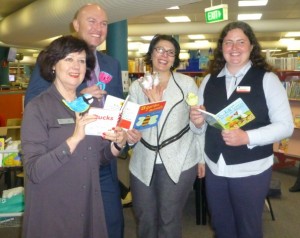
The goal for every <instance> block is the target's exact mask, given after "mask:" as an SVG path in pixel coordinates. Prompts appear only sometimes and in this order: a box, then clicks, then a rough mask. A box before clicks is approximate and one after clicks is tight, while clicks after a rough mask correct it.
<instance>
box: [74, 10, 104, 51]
mask: <svg viewBox="0 0 300 238" xmlns="http://www.w3.org/2000/svg"><path fill="white" fill-rule="evenodd" d="M107 24H108V20H107V15H106V12H105V11H104V10H103V9H102V8H100V7H99V6H98V5H87V6H85V7H84V8H82V9H81V10H80V11H79V13H78V15H77V17H76V19H74V20H73V27H74V29H75V31H76V32H77V34H78V36H79V38H81V39H83V40H84V41H85V42H87V43H88V45H89V46H91V47H92V48H93V49H96V48H97V46H99V45H101V44H102V43H103V42H104V41H105V39H106V36H107Z"/></svg>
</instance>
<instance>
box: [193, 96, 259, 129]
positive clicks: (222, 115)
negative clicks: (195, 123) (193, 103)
mask: <svg viewBox="0 0 300 238" xmlns="http://www.w3.org/2000/svg"><path fill="white" fill-rule="evenodd" d="M198 110H199V111H200V112H201V113H203V114H204V115H205V120H206V122H207V123H208V124H209V125H211V126H213V127H215V128H217V129H220V130H224V129H227V130H230V129H236V128H240V127H242V126H244V125H246V124H247V123H248V122H250V121H252V120H253V119H254V118H255V116H254V114H253V113H252V112H251V111H250V109H249V108H248V106H247V105H246V103H245V102H244V101H243V100H242V99H241V98H238V99H237V100H235V101H234V102H232V103H231V104H230V105H228V106H227V107H225V108H224V109H223V110H221V111H220V112H218V113H217V114H212V113H210V112H207V111H205V110H201V109H198Z"/></svg>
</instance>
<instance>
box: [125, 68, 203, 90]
mask: <svg viewBox="0 0 300 238" xmlns="http://www.w3.org/2000/svg"><path fill="white" fill-rule="evenodd" d="M176 72H178V73H182V74H185V75H188V76H190V77H192V78H193V79H194V80H195V82H196V84H197V85H198V87H199V86H200V83H201V81H202V80H203V78H204V76H205V75H206V74H207V72H205V71H195V72H191V71H185V70H177V71H176ZM142 76H144V73H143V72H129V73H128V77H129V79H130V80H131V82H133V81H134V80H136V79H138V78H140V77H142Z"/></svg>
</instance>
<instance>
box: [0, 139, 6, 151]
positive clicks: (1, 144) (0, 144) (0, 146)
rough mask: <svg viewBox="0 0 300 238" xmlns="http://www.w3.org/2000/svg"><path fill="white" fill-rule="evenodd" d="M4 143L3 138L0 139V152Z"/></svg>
mask: <svg viewBox="0 0 300 238" xmlns="http://www.w3.org/2000/svg"><path fill="white" fill-rule="evenodd" d="M4 143H5V140H4V138H0V150H4Z"/></svg>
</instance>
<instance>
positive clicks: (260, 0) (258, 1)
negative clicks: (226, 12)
mask: <svg viewBox="0 0 300 238" xmlns="http://www.w3.org/2000/svg"><path fill="white" fill-rule="evenodd" d="M238 4H239V7H254V6H266V5H267V4H268V0H253V1H239V2H238Z"/></svg>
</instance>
